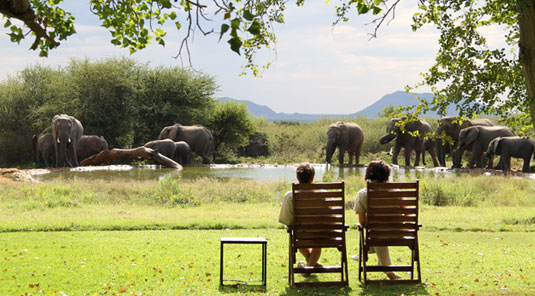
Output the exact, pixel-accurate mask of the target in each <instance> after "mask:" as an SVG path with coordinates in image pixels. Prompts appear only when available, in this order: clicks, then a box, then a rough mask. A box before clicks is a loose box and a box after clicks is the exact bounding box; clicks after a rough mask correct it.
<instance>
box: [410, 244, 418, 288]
mask: <svg viewBox="0 0 535 296" xmlns="http://www.w3.org/2000/svg"><path fill="white" fill-rule="evenodd" d="M411 250H412V252H411V280H414V261H416V257H417V256H416V254H415V253H416V248H414V247H413V248H411Z"/></svg>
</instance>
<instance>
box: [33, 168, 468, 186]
mask: <svg viewBox="0 0 535 296" xmlns="http://www.w3.org/2000/svg"><path fill="white" fill-rule="evenodd" d="M313 166H314V168H315V170H316V177H315V180H317V181H321V180H325V181H332V180H338V179H345V178H348V177H350V176H357V177H360V176H362V177H363V176H364V174H365V167H338V166H328V165H326V164H313ZM458 174H459V173H458V172H452V171H451V170H447V169H445V168H415V169H414V168H411V169H405V168H403V167H398V166H393V167H392V174H391V177H390V179H391V181H399V180H414V179H420V178H423V177H426V178H447V177H451V176H452V175H453V176H455V175H458ZM179 176H180V177H181V178H183V179H199V178H218V179H228V178H242V179H254V180H258V181H273V180H280V181H288V182H291V181H294V180H295V166H294V165H212V166H210V167H185V168H184V169H183V170H181V171H180V170H175V169H168V168H162V167H160V166H155V165H145V166H129V165H114V166H97V167H78V168H73V169H65V170H52V171H47V170H42V171H40V172H36V173H34V174H33V178H34V179H36V180H37V181H42V182H50V181H58V180H60V181H61V180H85V181H87V180H89V181H91V180H107V181H127V180H130V181H152V180H154V181H156V180H161V179H162V178H165V177H179ZM324 176H325V178H324Z"/></svg>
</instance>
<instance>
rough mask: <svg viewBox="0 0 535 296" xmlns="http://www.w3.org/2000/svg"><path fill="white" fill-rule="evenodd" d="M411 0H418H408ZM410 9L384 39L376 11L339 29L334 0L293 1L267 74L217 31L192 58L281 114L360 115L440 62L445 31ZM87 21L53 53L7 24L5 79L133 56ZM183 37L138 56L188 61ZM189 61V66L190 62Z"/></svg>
mask: <svg viewBox="0 0 535 296" xmlns="http://www.w3.org/2000/svg"><path fill="white" fill-rule="evenodd" d="M405 2H410V1H401V2H400V3H405ZM404 5H405V4H404ZM407 7H408V6H407V5H405V6H402V7H400V8H399V9H398V11H397V14H396V19H394V20H393V21H392V22H390V24H388V25H386V24H385V25H384V26H383V27H382V28H381V30H380V31H379V34H378V38H376V39H373V40H371V41H370V40H369V35H368V33H370V32H371V31H372V30H373V27H372V26H364V24H365V23H367V22H369V21H370V20H371V18H370V17H355V20H352V21H351V22H349V23H341V24H338V25H337V26H335V27H332V26H331V24H332V22H333V21H334V20H335V13H334V5H333V4H329V5H326V4H325V3H324V1H307V2H305V7H301V8H296V7H295V5H294V4H288V12H287V13H286V20H287V23H286V24H284V25H281V26H277V27H276V28H275V32H276V33H277V38H278V44H277V50H278V52H279V55H278V56H273V55H271V54H270V52H269V50H266V51H264V52H263V53H260V54H259V61H272V62H273V66H272V67H271V68H270V69H269V70H267V72H265V73H264V74H263V78H254V77H251V76H244V77H240V76H239V73H240V72H241V71H242V69H241V66H242V65H243V64H244V62H245V61H244V59H243V58H242V57H240V56H238V55H237V54H235V53H233V52H231V51H230V49H229V47H228V44H227V43H226V41H225V40H222V41H221V42H217V40H218V36H215V35H214V36H211V37H208V38H203V37H201V36H200V35H199V34H198V35H197V36H196V38H195V40H194V42H193V43H191V44H190V50H191V53H192V57H191V58H192V62H193V65H194V67H195V69H198V70H202V71H204V72H206V73H208V74H210V75H215V76H216V80H217V81H218V83H219V84H220V86H221V88H220V91H219V92H218V93H217V96H229V97H234V98H236V99H247V100H251V101H254V102H256V103H258V104H261V105H267V106H269V107H271V108H272V109H274V110H275V111H278V112H301V113H353V112H356V111H358V110H360V109H362V108H364V107H365V106H367V105H369V104H371V103H372V102H373V101H375V100H377V99H379V98H380V97H381V96H383V95H385V94H387V93H391V92H393V91H396V90H401V89H403V87H404V86H405V85H407V84H415V83H416V82H418V81H419V80H420V79H419V73H421V72H424V71H426V70H427V69H428V68H429V66H431V65H432V62H433V59H434V55H435V52H436V48H437V45H436V40H437V38H438V36H437V34H436V33H435V32H433V30H432V29H430V28H429V29H424V30H422V31H421V32H417V33H413V32H412V31H411V29H410V24H411V22H412V20H411V16H412V12H411V11H413V8H410V7H409V8H407ZM77 13H87V11H84V10H82V11H79V12H78V11H77ZM79 19H80V20H83V21H82V23H81V24H77V25H76V28H77V32H78V33H77V34H76V35H74V36H72V37H71V39H69V40H68V41H66V42H63V44H62V45H61V47H60V48H59V49H55V50H53V51H52V52H51V53H50V57H49V58H47V59H43V58H39V57H38V53H37V52H32V51H27V50H26V49H27V48H28V47H29V45H26V44H23V45H13V44H9V40H8V39H7V37H6V36H5V34H2V32H5V31H1V29H0V42H1V44H2V46H1V50H2V53H3V54H4V53H5V57H4V59H3V60H2V67H1V69H0V79H4V78H5V77H7V74H8V73H10V74H14V73H16V72H17V71H20V70H22V69H23V68H24V67H26V66H27V65H28V63H30V64H31V63H37V62H39V63H43V64H47V65H55V66H59V65H63V66H64V65H66V64H67V63H68V62H69V60H70V58H71V57H75V58H77V57H89V58H100V57H113V56H119V55H125V56H129V54H128V50H126V49H121V48H117V47H114V46H112V45H111V44H110V38H111V37H110V34H109V32H107V30H106V29H104V28H102V27H100V26H98V23H97V22H96V21H95V19H94V18H89V17H85V16H83V17H78V16H77V20H79ZM181 38H182V37H181V36H180V35H179V33H177V32H176V31H174V30H173V29H172V28H171V29H170V30H169V33H168V39H167V45H166V46H165V47H161V46H159V45H151V46H149V47H148V48H147V49H145V50H143V51H141V52H138V53H136V54H134V55H132V56H131V57H132V58H134V59H136V60H138V61H140V62H150V64H151V65H153V66H157V65H170V66H181V65H182V62H181V61H180V60H179V59H173V58H172V57H173V56H175V55H176V54H177V52H178V47H179V42H180V41H181ZM29 43H30V44H31V41H30V42H29ZM5 44H7V45H5ZM6 57H7V58H6ZM28 61H29V62H28ZM184 64H185V65H186V66H187V65H188V61H187V60H184Z"/></svg>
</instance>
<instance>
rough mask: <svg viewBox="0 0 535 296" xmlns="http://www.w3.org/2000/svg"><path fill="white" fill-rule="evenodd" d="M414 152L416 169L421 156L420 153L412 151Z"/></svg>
mask: <svg viewBox="0 0 535 296" xmlns="http://www.w3.org/2000/svg"><path fill="white" fill-rule="evenodd" d="M414 152H415V153H416V157H415V158H414V166H415V167H417V166H419V165H420V155H421V154H422V152H421V151H416V150H414Z"/></svg>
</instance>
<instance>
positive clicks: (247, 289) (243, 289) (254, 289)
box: [219, 284, 267, 294]
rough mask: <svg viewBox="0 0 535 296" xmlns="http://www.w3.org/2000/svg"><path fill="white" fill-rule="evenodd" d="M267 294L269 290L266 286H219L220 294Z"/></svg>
mask: <svg viewBox="0 0 535 296" xmlns="http://www.w3.org/2000/svg"><path fill="white" fill-rule="evenodd" d="M266 292H267V289H266V288H265V287H264V286H260V285H245V284H235V285H225V286H219V293H222V294H223V293H231V294H235V293H239V294H252V293H261V294H264V293H266Z"/></svg>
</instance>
